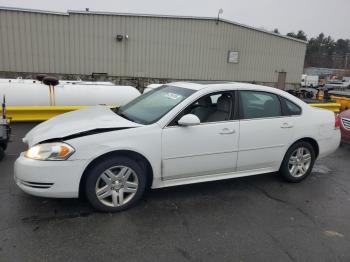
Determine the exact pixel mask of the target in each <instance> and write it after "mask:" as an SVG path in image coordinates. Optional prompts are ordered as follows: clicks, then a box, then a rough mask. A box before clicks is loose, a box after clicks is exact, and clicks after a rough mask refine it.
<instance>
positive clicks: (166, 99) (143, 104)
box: [117, 85, 195, 125]
mask: <svg viewBox="0 0 350 262" xmlns="http://www.w3.org/2000/svg"><path fill="white" fill-rule="evenodd" d="M194 92H195V90H191V89H187V88H182V87H177V86H168V85H164V86H161V87H158V88H156V89H154V90H152V91H150V92H148V93H146V94H143V95H141V96H139V97H138V98H136V99H134V100H133V101H131V102H130V103H128V104H126V105H124V106H122V107H120V108H119V110H118V111H117V114H118V115H120V116H122V117H124V118H126V119H128V120H130V121H133V122H136V123H141V124H145V125H148V124H153V123H155V122H156V121H158V120H159V119H161V118H162V117H163V116H164V115H165V114H166V113H168V112H169V111H170V110H171V109H173V108H174V107H175V106H177V105H178V104H179V103H181V102H182V101H183V100H185V99H186V98H187V97H189V96H190V95H191V94H193V93H194Z"/></svg>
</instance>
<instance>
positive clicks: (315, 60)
mask: <svg viewBox="0 0 350 262" xmlns="http://www.w3.org/2000/svg"><path fill="white" fill-rule="evenodd" d="M273 32H274V33H277V34H279V31H278V29H275V30H274V31H273ZM287 36H289V37H293V38H296V39H300V40H303V41H307V48H306V57H305V67H324V68H337V69H350V40H349V39H338V40H335V39H333V38H332V37H331V36H325V34H324V33H320V34H319V35H318V36H317V37H312V38H310V39H308V37H307V35H306V34H305V32H304V31H302V30H299V31H298V32H297V33H294V32H290V33H288V34H287Z"/></svg>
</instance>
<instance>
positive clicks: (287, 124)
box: [281, 123, 293, 128]
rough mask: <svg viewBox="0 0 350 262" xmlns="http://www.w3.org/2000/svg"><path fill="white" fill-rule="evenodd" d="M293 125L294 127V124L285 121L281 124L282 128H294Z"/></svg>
mask: <svg viewBox="0 0 350 262" xmlns="http://www.w3.org/2000/svg"><path fill="white" fill-rule="evenodd" d="M292 127H293V125H292V124H290V123H283V124H282V125H281V128H292Z"/></svg>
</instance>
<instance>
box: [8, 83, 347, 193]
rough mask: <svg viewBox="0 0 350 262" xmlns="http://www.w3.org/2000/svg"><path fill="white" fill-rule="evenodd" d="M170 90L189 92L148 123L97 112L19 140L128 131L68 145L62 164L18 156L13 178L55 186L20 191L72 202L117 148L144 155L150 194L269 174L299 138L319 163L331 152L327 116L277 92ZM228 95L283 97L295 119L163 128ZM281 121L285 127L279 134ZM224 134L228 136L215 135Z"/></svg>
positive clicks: (65, 118)
mask: <svg viewBox="0 0 350 262" xmlns="http://www.w3.org/2000/svg"><path fill="white" fill-rule="evenodd" d="M171 85H175V86H178V87H184V88H189V89H193V90H195V91H196V92H194V93H193V94H192V95H191V96H189V97H188V98H187V99H185V100H184V101H182V102H181V103H180V104H178V105H177V106H176V107H174V108H173V109H172V110H171V111H170V112H168V113H167V114H166V115H164V116H163V117H162V118H161V119H159V120H158V121H157V122H156V123H154V124H150V125H140V124H136V123H134V122H131V121H128V120H126V119H123V118H121V117H119V116H117V115H114V114H113V112H112V111H110V110H109V109H106V108H104V107H97V108H92V109H89V110H81V111H76V112H73V113H68V114H64V115H61V116H58V117H56V118H54V119H52V120H49V121H48V122H45V123H42V124H40V125H39V126H37V127H36V128H34V129H33V130H32V131H30V132H29V133H28V134H27V135H26V137H25V140H26V142H27V143H28V144H29V145H30V146H32V145H34V144H36V143H38V142H41V141H43V140H47V139H50V138H58V137H64V136H67V135H71V134H74V133H77V132H82V131H87V130H91V129H97V128H104V127H108V128H109V127H115V128H122V127H133V128H129V129H123V130H118V131H111V132H106V133H100V134H95V135H89V136H83V137H79V138H74V139H70V140H67V141H66V142H67V143H69V144H70V145H71V146H72V147H74V148H75V150H76V152H75V153H74V154H73V155H72V156H71V157H70V158H69V160H67V161H37V160H30V159H27V158H25V157H24V156H20V157H19V158H18V160H17V161H16V163H15V177H16V179H21V180H24V181H35V182H43V183H47V182H49V183H54V186H53V187H52V188H50V189H33V188H30V187H26V186H24V185H23V184H21V183H18V184H19V186H20V187H21V188H22V189H23V190H24V191H26V192H28V193H30V194H34V195H39V196H47V197H77V196H78V190H79V183H80V179H81V176H82V174H83V172H84V170H85V168H86V167H87V166H88V164H89V163H91V161H93V160H94V159H96V158H97V157H99V156H101V155H103V154H105V153H109V152H112V151H118V150H130V151H134V152H137V153H139V154H141V155H143V156H144V157H145V158H146V159H147V160H148V161H149V162H150V164H151V166H152V169H153V177H154V179H153V183H152V188H161V187H167V186H175V185H181V184H191V183H198V182H204V181H212V180H218V179H228V178H233V177H241V176H250V175H257V174H262V173H266V172H276V171H278V170H279V168H280V165H281V162H282V159H283V157H284V155H285V153H286V152H287V150H288V148H289V147H290V146H291V145H292V144H293V143H294V142H295V141H297V140H299V139H302V138H306V137H308V138H312V139H314V140H315V141H317V143H318V145H319V151H320V152H319V157H323V156H326V155H328V154H330V153H332V152H333V151H335V150H336V149H337V147H338V146H339V143H340V130H339V129H334V121H335V118H334V113H333V112H331V111H327V110H322V109H314V108H312V107H310V106H309V105H307V104H306V103H304V102H303V101H301V100H299V99H298V98H295V97H293V96H292V95H290V94H288V93H286V92H284V91H281V90H278V89H274V88H270V87H263V86H258V85H251V84H243V83H227V84H213V85H200V84H193V83H171ZM228 90H260V91H265V92H270V93H274V94H277V95H280V96H283V97H285V98H287V99H289V100H291V101H292V102H294V103H295V104H297V105H299V106H300V107H301V109H302V115H300V116H292V117H291V116H289V117H276V118H269V119H260V120H230V121H222V122H216V123H203V124H200V125H194V126H185V127H182V126H173V127H168V123H170V122H171V120H172V119H173V118H174V117H175V116H177V115H178V114H179V113H180V112H181V111H182V110H183V109H184V108H185V107H187V106H188V105H190V104H191V103H192V102H194V101H196V100H197V99H198V98H200V97H202V96H204V95H207V94H212V93H215V92H218V91H228ZM284 123H288V127H290V128H285V127H286V125H285V124H284ZM282 127H283V128H282ZM223 130H225V132H226V131H227V134H225V135H223V134H221V133H222V132H223ZM320 130H322V132H320ZM229 131H230V132H229ZM231 131H232V132H231Z"/></svg>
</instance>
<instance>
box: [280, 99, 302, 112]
mask: <svg viewBox="0 0 350 262" xmlns="http://www.w3.org/2000/svg"><path fill="white" fill-rule="evenodd" d="M283 100H284V102H285V104H286V108H285V111H286V112H285V115H288V116H290V115H300V114H301V108H300V107H299V106H297V105H296V104H294V103H293V102H291V101H289V100H288V99H286V98H283Z"/></svg>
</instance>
